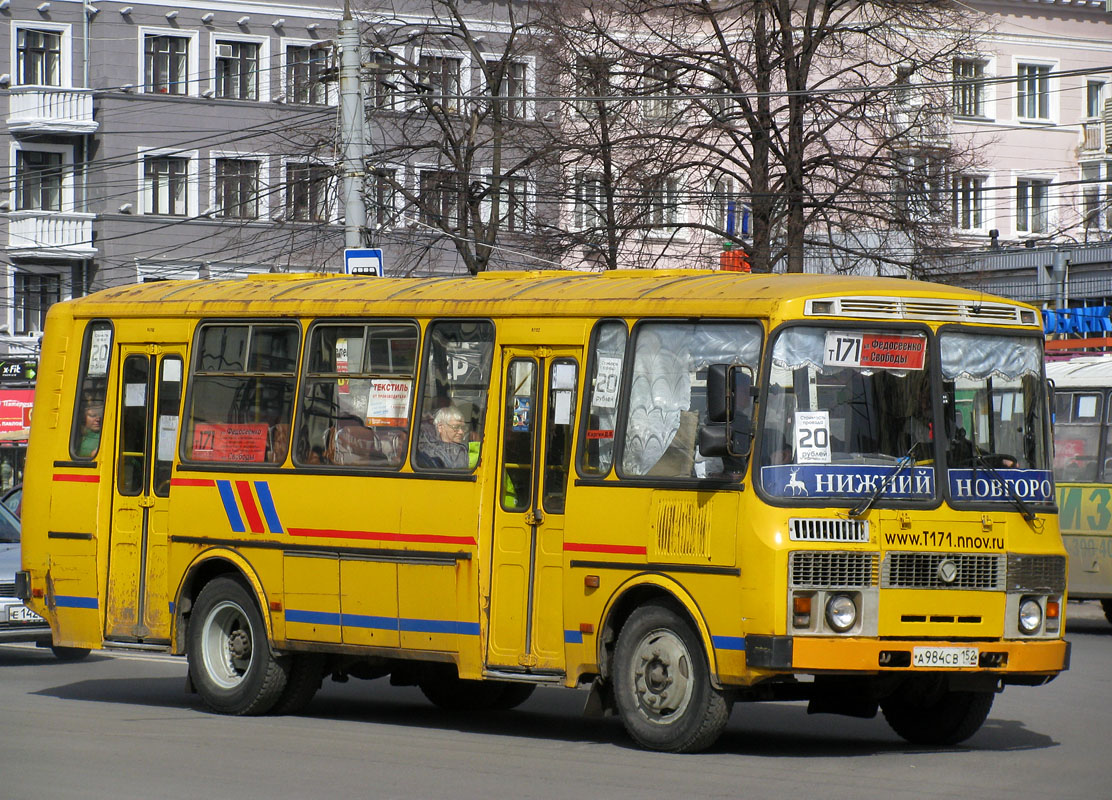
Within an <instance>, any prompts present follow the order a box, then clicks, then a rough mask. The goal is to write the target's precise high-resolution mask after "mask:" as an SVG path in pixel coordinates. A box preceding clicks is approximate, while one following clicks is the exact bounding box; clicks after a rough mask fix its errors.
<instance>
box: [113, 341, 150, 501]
mask: <svg viewBox="0 0 1112 800" xmlns="http://www.w3.org/2000/svg"><path fill="white" fill-rule="evenodd" d="M121 382H122V383H123V391H122V392H121V393H120V396H121V400H122V402H123V408H122V410H121V411H120V439H119V442H120V468H119V470H118V474H117V481H118V483H119V491H120V494H122V495H125V496H128V497H134V496H136V495H139V494H142V492H143V480H144V478H145V477H146V475H145V472H146V469H147V453H146V449H147V438H148V431H147V422H148V419H147V393H148V391H149V389H150V359H149V358H148V357H147V356H146V355H132V356H128V357H127V358H126V359H125V360H124V366H123V380H122V381H121Z"/></svg>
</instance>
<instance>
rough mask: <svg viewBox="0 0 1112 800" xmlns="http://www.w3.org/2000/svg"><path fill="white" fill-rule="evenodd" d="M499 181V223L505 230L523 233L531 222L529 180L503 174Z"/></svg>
mask: <svg viewBox="0 0 1112 800" xmlns="http://www.w3.org/2000/svg"><path fill="white" fill-rule="evenodd" d="M498 183H499V186H498V196H499V200H498V225H499V227H500V228H501V230H503V231H507V232H509V233H521V232H522V231H524V230H525V229H526V228H527V227H528V224H529V194H528V192H529V182H528V180H527V179H526V178H521V177H505V176H503V177H502V178H501V179H500V180H499V182H498Z"/></svg>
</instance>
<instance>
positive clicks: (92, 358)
mask: <svg viewBox="0 0 1112 800" xmlns="http://www.w3.org/2000/svg"><path fill="white" fill-rule="evenodd" d="M111 353H112V326H111V325H109V324H108V323H107V322H94V323H92V324H91V325H89V327H88V328H87V329H86V330H85V345H84V348H83V352H82V356H81V375H80V377H79V378H78V382H77V402H76V403H74V410H75V414H76V417H75V419H74V423H73V428H72V431H71V435H70V455H71V456H73V457H74V458H76V459H92V458H95V457H96V454H97V452H98V451H99V450H100V433H101V426H102V425H103V423H104V396H105V393H106V391H107V388H108V363H109V360H110V358H111Z"/></svg>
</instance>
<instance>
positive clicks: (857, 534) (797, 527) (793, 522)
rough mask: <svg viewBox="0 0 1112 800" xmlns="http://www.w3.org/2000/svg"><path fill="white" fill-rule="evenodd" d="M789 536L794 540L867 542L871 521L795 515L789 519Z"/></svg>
mask: <svg viewBox="0 0 1112 800" xmlns="http://www.w3.org/2000/svg"><path fill="white" fill-rule="evenodd" d="M788 537H789V538H790V539H791V540H792V541H793V542H855V543H857V542H867V541H869V523H868V522H866V521H864V520H860V519H829V518H823V517H820V518H816V519H808V518H804V517H795V518H793V519H790V520H788Z"/></svg>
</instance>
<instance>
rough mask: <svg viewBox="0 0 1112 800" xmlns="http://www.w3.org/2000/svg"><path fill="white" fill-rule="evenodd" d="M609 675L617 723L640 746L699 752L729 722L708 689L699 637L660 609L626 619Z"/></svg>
mask: <svg viewBox="0 0 1112 800" xmlns="http://www.w3.org/2000/svg"><path fill="white" fill-rule="evenodd" d="M613 676H614V699H615V701H616V703H617V705H618V712H619V714H620V715H621V718H622V724H623V725H625V729H626V731H627V732H628V733H629V735H630V736H631V737H632V738H633V740H634V741H635V742H637V743H638V744H639V745H641V746H642V747H645V748H648V749H650V750H662V751H665V752H671V753H691V752H696V751H699V750H704V749H706V748H707V747H709V746H710V745H711V744H713V743H714V741H715V740H716V739H717V738H718V737H719V735H720V734H721V733H722V730H723V728H725V727H726V722H727V721H728V720H729V717H730V704H729V702H727V700H726V698H725V697H724V696H723V695H722V693H721V692H719V691H718V690H717V689H715V688H714V686H713V685H712V684H711V680H710V670H709V668H708V666H707V660H706V658H705V657H704V655H703V647H702V643H701V642H700V641H699V637H698V635H697V634H696V633H695V631H694V630H693V629H692V627H691V625H690V624H689V623H688V622H687V621H686V620H685V619H683V618H682V617H681V616H680V615H679V614H677V613H676V612H674V611H673V610H672V609H670V608H667V607H665V606H662V605H656V604H652V605H647V606H643V607H641V608H639V609H637V610H636V611H634V612H633V614H632V615H630V617H629V619H628V620H627V621H626V623H625V625H623V626H622V630H621V632H620V633H619V634H618V645H617V648H616V649H615V651H614V669H613Z"/></svg>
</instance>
